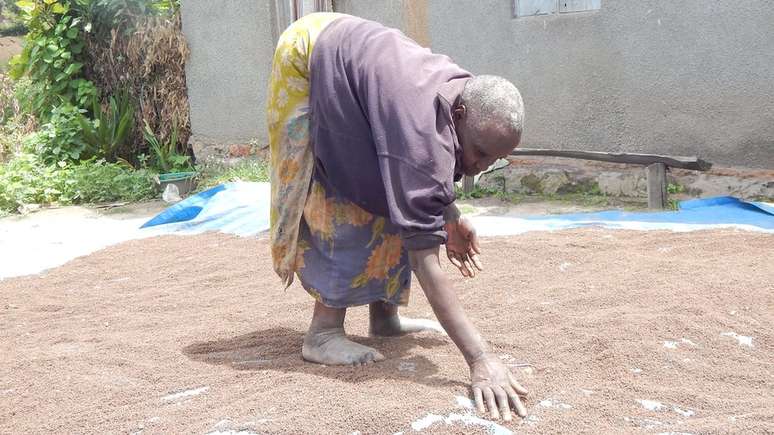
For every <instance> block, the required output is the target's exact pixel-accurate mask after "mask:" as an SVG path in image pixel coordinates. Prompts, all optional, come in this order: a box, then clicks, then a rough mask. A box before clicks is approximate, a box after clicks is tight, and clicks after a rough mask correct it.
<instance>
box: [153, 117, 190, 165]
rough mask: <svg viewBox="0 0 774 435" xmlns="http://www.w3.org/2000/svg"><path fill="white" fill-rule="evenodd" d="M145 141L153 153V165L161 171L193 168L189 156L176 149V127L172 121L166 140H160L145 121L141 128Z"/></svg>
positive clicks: (175, 123)
mask: <svg viewBox="0 0 774 435" xmlns="http://www.w3.org/2000/svg"><path fill="white" fill-rule="evenodd" d="M143 135H144V136H145V141H146V142H148V147H149V148H150V150H151V153H152V154H153V164H154V167H155V168H157V169H158V170H160V171H161V172H163V173H169V172H188V171H191V170H193V165H192V164H191V157H190V156H188V155H186V154H184V153H181V152H180V151H179V150H178V140H177V139H178V127H177V122H174V123H173V126H172V134H170V136H169V138H168V139H167V140H162V139H160V138H159V137H157V136H156V134H155V133H153V130H151V128H150V125H148V121H145V129H144V130H143Z"/></svg>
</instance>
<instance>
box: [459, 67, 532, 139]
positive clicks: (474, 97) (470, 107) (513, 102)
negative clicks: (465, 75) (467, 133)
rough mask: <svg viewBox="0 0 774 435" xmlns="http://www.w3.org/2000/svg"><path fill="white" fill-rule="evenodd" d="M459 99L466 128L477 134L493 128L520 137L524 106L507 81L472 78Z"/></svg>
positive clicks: (489, 76) (516, 90)
mask: <svg viewBox="0 0 774 435" xmlns="http://www.w3.org/2000/svg"><path fill="white" fill-rule="evenodd" d="M461 97H462V104H464V105H465V109H466V113H467V116H468V125H469V126H471V127H473V128H474V129H476V130H479V131H481V130H483V129H486V128H496V129H498V130H500V131H504V132H509V133H512V134H521V132H522V129H523V128H524V102H523V101H522V99H521V93H519V90H518V89H517V88H516V86H514V85H513V83H511V82H510V81H508V80H506V79H504V78H502V77H499V76H491V75H480V76H476V77H473V78H472V79H470V80H468V83H467V84H466V85H465V89H464V90H463V91H462V95H461Z"/></svg>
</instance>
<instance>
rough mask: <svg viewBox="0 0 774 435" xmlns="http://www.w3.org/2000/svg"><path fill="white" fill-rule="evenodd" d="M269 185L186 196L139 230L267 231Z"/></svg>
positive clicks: (217, 189) (215, 189) (244, 185)
mask: <svg viewBox="0 0 774 435" xmlns="http://www.w3.org/2000/svg"><path fill="white" fill-rule="evenodd" d="M269 195H270V186H269V183H246V182H238V183H226V184H221V185H219V186H216V187H213V188H212V189H209V190H205V191H204V192H200V193H197V194H196V195H192V196H189V197H188V198H186V199H184V200H183V201H180V202H178V203H177V204H175V205H173V206H171V207H169V208H168V209H166V210H164V211H163V212H161V213H159V214H158V215H157V216H155V217H154V218H153V219H151V220H149V221H148V222H146V223H145V224H143V226H142V227H141V228H150V227H153V228H155V229H156V230H159V231H163V232H167V233H174V232H182V233H188V234H193V233H202V232H205V231H222V232H224V233H230V234H236V235H239V236H251V235H255V234H258V233H260V232H261V231H266V230H268V229H269Z"/></svg>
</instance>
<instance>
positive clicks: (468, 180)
mask: <svg viewBox="0 0 774 435" xmlns="http://www.w3.org/2000/svg"><path fill="white" fill-rule="evenodd" d="M475 185H476V179H475V178H473V177H469V176H467V175H466V176H464V177H462V191H463V192H465V193H466V194H470V193H471V192H473V188H474V187H475Z"/></svg>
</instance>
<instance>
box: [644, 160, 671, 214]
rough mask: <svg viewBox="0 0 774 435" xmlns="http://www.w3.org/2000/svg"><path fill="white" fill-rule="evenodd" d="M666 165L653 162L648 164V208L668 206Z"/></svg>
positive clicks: (659, 208)
mask: <svg viewBox="0 0 774 435" xmlns="http://www.w3.org/2000/svg"><path fill="white" fill-rule="evenodd" d="M666 168H667V167H666V165H665V164H663V163H653V164H652V165H649V166H648V169H647V171H648V208H650V209H654V210H664V209H666V206H667V177H666Z"/></svg>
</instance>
